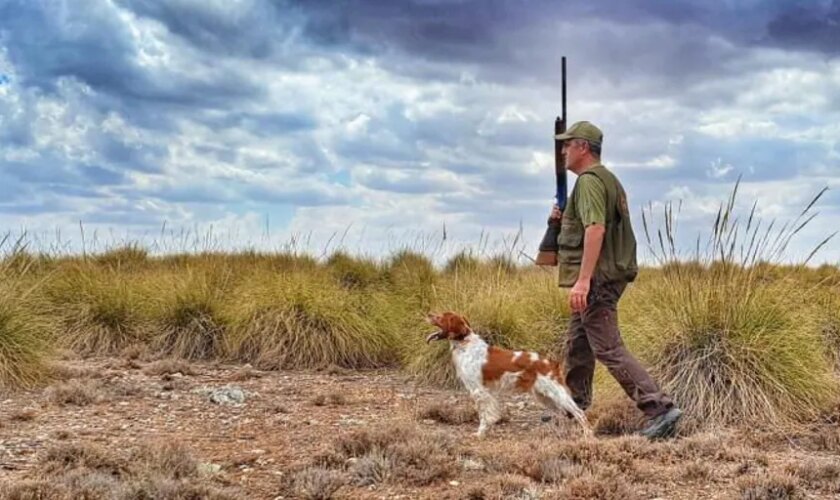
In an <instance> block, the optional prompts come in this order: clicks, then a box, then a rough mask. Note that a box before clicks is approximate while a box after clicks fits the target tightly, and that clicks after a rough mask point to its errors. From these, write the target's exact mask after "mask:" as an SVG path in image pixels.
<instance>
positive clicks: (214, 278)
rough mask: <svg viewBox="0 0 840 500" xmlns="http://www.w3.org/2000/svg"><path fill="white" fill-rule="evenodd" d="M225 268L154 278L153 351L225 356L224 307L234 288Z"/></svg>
mask: <svg viewBox="0 0 840 500" xmlns="http://www.w3.org/2000/svg"><path fill="white" fill-rule="evenodd" d="M231 280H232V278H231V276H230V270H229V269H227V268H225V267H220V268H206V267H192V266H189V267H186V268H184V269H181V270H178V271H175V272H169V273H165V274H163V275H161V276H155V277H153V278H152V279H151V280H150V281H151V282H152V283H151V284H150V287H149V288H150V289H152V290H154V291H155V293H154V297H153V298H152V301H153V303H154V311H153V312H152V317H153V320H154V322H155V324H156V328H155V338H154V339H153V349H155V350H156V351H158V352H161V353H163V354H165V355H167V356H175V357H180V358H184V359H193V360H199V359H212V358H216V357H219V356H221V355H223V353H224V334H225V325H224V320H223V319H222V316H221V309H222V304H223V303H224V301H225V300H228V297H229V293H230V291H231V290H230V288H231V285H230V284H231Z"/></svg>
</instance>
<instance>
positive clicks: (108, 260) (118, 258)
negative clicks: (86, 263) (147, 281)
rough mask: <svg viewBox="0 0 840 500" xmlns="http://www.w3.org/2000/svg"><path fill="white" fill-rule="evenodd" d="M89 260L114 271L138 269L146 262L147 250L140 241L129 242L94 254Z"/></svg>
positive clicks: (147, 258) (147, 257)
mask: <svg viewBox="0 0 840 500" xmlns="http://www.w3.org/2000/svg"><path fill="white" fill-rule="evenodd" d="M91 260H92V261H93V262H95V263H96V264H99V265H101V266H104V267H108V268H111V269H113V270H116V271H119V270H126V269H138V268H141V267H143V266H145V265H146V264H148V262H149V252H148V250H146V249H145V248H144V247H143V246H142V245H140V243H137V242H131V243H128V244H125V245H121V246H117V247H114V248H110V249H108V250H106V251H104V252H102V253H100V254H96V255H94V256H92V258H91Z"/></svg>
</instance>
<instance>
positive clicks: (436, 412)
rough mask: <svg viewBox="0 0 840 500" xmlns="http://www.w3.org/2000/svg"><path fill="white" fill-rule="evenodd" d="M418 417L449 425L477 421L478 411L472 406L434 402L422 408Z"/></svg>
mask: <svg viewBox="0 0 840 500" xmlns="http://www.w3.org/2000/svg"><path fill="white" fill-rule="evenodd" d="M418 417H419V418H421V419H430V420H434V421H436V422H441V423H443V424H449V425H460V424H466V423H478V412H477V411H476V409H475V407H474V406H455V405H451V404H443V403H434V404H432V405H429V406H427V407H426V408H424V409H423V410H422V411H421V412H420V414H419V415H418Z"/></svg>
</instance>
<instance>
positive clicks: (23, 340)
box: [0, 245, 54, 389]
mask: <svg viewBox="0 0 840 500" xmlns="http://www.w3.org/2000/svg"><path fill="white" fill-rule="evenodd" d="M0 246H2V245H0ZM24 278H25V271H22V270H20V269H19V268H17V267H16V266H14V265H10V264H9V263H8V262H3V263H0V388H4V389H18V388H28V387H32V386H34V385H36V384H37V383H38V382H40V381H41V380H43V379H44V378H45V376H46V374H47V373H49V369H48V367H47V366H46V361H47V357H48V356H49V354H50V352H51V350H52V349H51V347H50V343H49V341H50V338H51V336H52V333H53V326H54V325H53V324H52V322H51V320H50V319H49V315H48V314H47V311H46V310H45V305H44V304H43V303H42V301H41V300H39V298H38V295H37V293H36V292H37V289H38V287H39V283H38V282H34V283H33V282H30V281H27V280H25V279H24Z"/></svg>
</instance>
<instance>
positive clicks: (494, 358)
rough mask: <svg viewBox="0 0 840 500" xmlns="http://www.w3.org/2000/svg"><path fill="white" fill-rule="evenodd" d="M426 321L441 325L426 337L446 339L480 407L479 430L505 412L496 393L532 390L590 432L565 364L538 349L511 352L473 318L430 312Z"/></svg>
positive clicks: (481, 434) (480, 434)
mask: <svg viewBox="0 0 840 500" xmlns="http://www.w3.org/2000/svg"><path fill="white" fill-rule="evenodd" d="M426 321H428V322H429V323H431V324H432V325H434V326H436V327H437V328H439V329H440V330H439V331H437V332H435V333H432V334H430V335H429V336H428V337H426V343H427V344H428V343H430V342H432V341H433V340H448V341H449V344H450V348H451V351H452V361H453V363H454V364H455V371H456V372H457V375H458V379H459V380H460V381H461V383H462V384H464V387H465V388H466V389H467V391H469V393H470V396H471V397H472V399H473V401H474V402H475V405H476V409H477V410H478V416H479V422H480V423H479V426H478V431H477V432H476V433H475V435H476V436H478V437H484V435H485V434H486V433H487V430H488V429H489V428H490V427H491V426H493V425H494V424H495V423H496V422H498V421H499V420H500V419H501V417H502V411H501V405H500V404H499V401H498V399H497V398H496V394H498V393H503V392H511V391H512V392H530V393H531V394H533V396H534V397H535V398H536V399H537V401H539V402H540V403H542V404H543V406H545V407H546V408H548V409H549V410H551V411H554V412H558V413H559V412H560V411H563V412H565V413H567V414H568V415H571V416H572V417H573V418H574V419H575V420H577V421H578V423H580V425H581V426H582V427H583V433H584V435H585V436H586V437H591V436H592V429H591V427H590V426H589V422H588V421H587V419H586V414H584V412H583V410H581V409H580V408H579V407H578V406H577V404H575V402H574V400H573V399H572V395H571V393H570V392H569V389H568V387H566V385H565V376H564V374H563V366H562V365H561V364H560V363H557V362H556V361H551V360H549V359H546V358H544V357H542V356H540V355H539V354H537V353H535V352H524V351H510V350H507V349H502V348H500V347H496V346H491V345H489V344H487V342H485V341H484V339H482V338H481V337H480V336H478V335H477V334H476V333H475V332H474V331H473V330H472V328H471V327H470V324H469V322H468V321H467V320H466V319H465V318H463V317H461V316H459V315H457V314H455V313H452V312H445V313H443V314H429V315H428V316H427V317H426Z"/></svg>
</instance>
